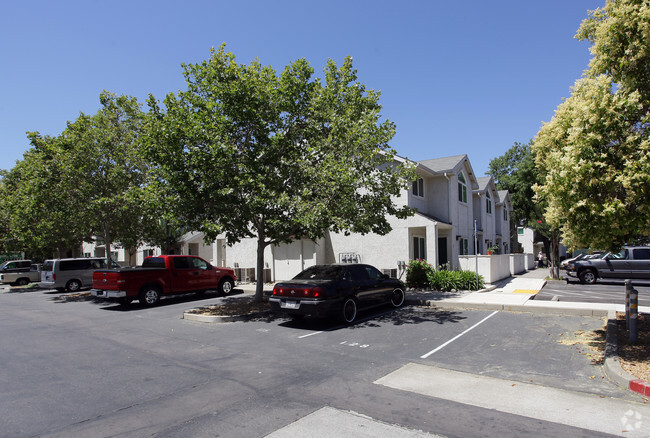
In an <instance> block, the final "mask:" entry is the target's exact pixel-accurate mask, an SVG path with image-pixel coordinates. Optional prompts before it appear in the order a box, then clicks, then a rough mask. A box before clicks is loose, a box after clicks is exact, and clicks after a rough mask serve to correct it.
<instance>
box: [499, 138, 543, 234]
mask: <svg viewBox="0 0 650 438" xmlns="http://www.w3.org/2000/svg"><path fill="white" fill-rule="evenodd" d="M531 143H532V142H530V143H519V142H515V144H514V145H513V146H512V147H511V148H510V149H508V150H507V151H506V153H505V154H503V155H501V156H499V157H496V158H493V159H492V160H491V161H490V164H489V167H488V172H487V173H488V175H491V176H492V178H494V184H495V185H496V187H497V190H507V191H508V193H509V194H510V200H511V202H512V213H511V216H510V219H511V221H510V222H511V223H512V224H513V225H519V224H520V223H521V222H522V221H523V222H524V224H525V225H526V226H527V227H530V228H532V229H533V230H535V231H536V232H537V233H538V235H539V237H543V238H546V239H548V237H549V236H550V229H549V227H548V225H547V224H546V223H545V222H544V221H543V220H542V219H543V217H544V209H543V206H542V204H540V203H539V202H538V201H537V200H536V199H535V191H534V189H533V187H534V186H535V184H538V183H540V182H541V181H542V180H541V179H540V172H539V171H538V169H537V168H536V167H535V156H534V155H533V153H532V151H531Z"/></svg>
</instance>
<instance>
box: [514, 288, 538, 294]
mask: <svg viewBox="0 0 650 438" xmlns="http://www.w3.org/2000/svg"><path fill="white" fill-rule="evenodd" d="M538 292H539V291H538V290H537V289H515V290H513V291H512V293H513V294H530V295H536V294H537V293H538Z"/></svg>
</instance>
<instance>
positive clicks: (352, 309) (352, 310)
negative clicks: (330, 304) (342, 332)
mask: <svg viewBox="0 0 650 438" xmlns="http://www.w3.org/2000/svg"><path fill="white" fill-rule="evenodd" d="M356 317H357V302H356V301H354V298H346V299H345V301H343V306H341V321H343V322H344V323H346V324H350V323H351V322H353V321H354V320H355V318H356Z"/></svg>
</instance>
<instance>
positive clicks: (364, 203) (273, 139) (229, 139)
mask: <svg viewBox="0 0 650 438" xmlns="http://www.w3.org/2000/svg"><path fill="white" fill-rule="evenodd" d="M183 68H184V75H185V79H186V82H187V90H186V91H180V92H178V94H177V95H175V94H173V93H170V94H168V95H167V96H166V98H165V99H164V101H163V104H164V108H162V107H161V105H160V103H159V102H157V101H156V100H155V99H154V98H153V97H151V98H150V100H149V105H150V108H151V110H150V114H149V118H148V122H147V132H148V137H149V138H148V142H147V145H148V146H147V151H148V154H149V155H148V156H149V158H150V159H151V160H152V162H153V163H154V164H155V166H154V168H155V172H156V173H155V179H156V184H157V187H158V189H159V190H165V192H166V194H167V196H168V199H169V203H170V205H173V206H174V209H175V211H176V212H177V214H178V215H181V216H182V217H185V218H187V223H188V225H189V226H190V227H191V228H192V229H194V230H197V231H202V232H204V233H205V235H206V238H208V239H211V240H212V239H214V238H216V236H217V235H218V234H220V233H225V236H226V238H227V240H228V242H229V243H235V242H237V241H239V240H241V239H243V238H247V237H253V238H256V239H257V242H258V243H257V272H258V273H261V272H263V267H264V249H265V248H266V247H267V246H269V245H274V244H280V243H283V242H290V241H293V240H296V239H300V238H303V237H306V238H311V239H317V238H319V237H322V236H323V235H324V233H325V232H326V231H327V230H333V231H345V232H349V231H351V232H359V233H369V232H375V233H379V234H384V233H387V232H388V231H390V225H389V222H388V218H387V216H388V215H395V216H398V217H405V216H406V215H408V214H411V212H410V210H409V209H408V208H405V207H400V208H398V207H397V206H395V205H394V204H393V201H392V197H393V196H396V195H399V193H400V190H401V189H402V188H404V187H406V185H407V184H408V181H410V180H411V179H413V177H414V175H413V174H412V169H410V168H408V167H406V166H404V165H401V164H396V161H395V157H394V155H395V152H394V151H393V150H392V149H391V148H390V147H389V144H388V143H389V141H390V140H391V138H392V137H393V135H394V132H395V127H394V125H393V123H391V122H390V121H387V120H386V121H380V118H381V115H380V110H381V106H380V105H379V103H378V100H379V93H378V92H375V91H373V90H369V89H366V87H365V86H364V85H363V84H361V83H359V82H358V81H357V73H356V70H355V69H354V68H353V67H352V59H351V58H349V57H348V58H346V59H345V60H344V62H343V65H342V66H340V67H338V66H337V65H336V64H335V63H334V62H333V61H331V60H330V61H329V62H328V63H327V66H326V68H325V71H324V75H325V78H324V81H321V80H320V79H319V78H314V77H313V74H314V71H313V69H312V67H311V66H310V65H309V63H308V62H307V61H306V60H304V59H300V60H297V61H295V62H293V63H291V64H290V65H287V66H286V67H285V68H284V70H283V71H282V73H281V74H279V75H278V74H277V73H276V71H275V70H274V69H273V68H271V67H270V66H262V65H261V64H260V62H259V61H257V60H256V61H254V62H252V63H250V64H249V65H244V64H238V63H236V61H235V56H234V55H233V54H232V53H229V52H226V50H225V46H221V47H220V48H219V49H218V50H214V49H213V50H212V51H211V56H210V58H209V59H208V60H206V61H203V62H202V63H198V64H188V65H184V66H183ZM262 286H263V278H262V276H261V275H258V278H257V293H256V297H257V299H261V296H262Z"/></svg>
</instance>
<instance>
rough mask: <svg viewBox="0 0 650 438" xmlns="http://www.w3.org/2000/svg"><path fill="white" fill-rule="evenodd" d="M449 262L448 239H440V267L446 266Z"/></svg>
mask: <svg viewBox="0 0 650 438" xmlns="http://www.w3.org/2000/svg"><path fill="white" fill-rule="evenodd" d="M448 261H449V258H448V257H447V238H446V237H438V266H440V265H444V264H445V263H447V262H448ZM436 267H437V266H436Z"/></svg>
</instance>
